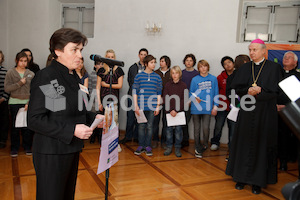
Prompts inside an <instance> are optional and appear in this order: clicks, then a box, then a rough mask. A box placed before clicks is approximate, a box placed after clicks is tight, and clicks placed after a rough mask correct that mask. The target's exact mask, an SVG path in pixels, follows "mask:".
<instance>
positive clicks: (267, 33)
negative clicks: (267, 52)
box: [240, 1, 300, 43]
mask: <svg viewBox="0 0 300 200" xmlns="http://www.w3.org/2000/svg"><path fill="white" fill-rule="evenodd" d="M242 15H243V16H242V18H243V20H242V25H241V30H240V42H248V41H251V40H253V39H255V38H260V39H262V40H264V41H266V42H274V43H276V42H277V43H299V42H300V38H299V34H300V33H299V28H300V3H299V2H298V4H296V3H295V2H294V3H293V2H270V3H268V2H267V1H265V2H244V5H243V14H242Z"/></svg>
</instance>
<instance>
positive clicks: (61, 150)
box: [28, 28, 103, 200]
mask: <svg viewBox="0 0 300 200" xmlns="http://www.w3.org/2000/svg"><path fill="white" fill-rule="evenodd" d="M86 43H87V38H86V37H85V36H84V35H83V34H82V33H80V32H79V31H76V30H73V29H70V28H62V29H59V30H57V31H55V32H54V33H53V35H52V36H51V38H50V52H51V54H52V55H53V57H54V59H53V61H52V62H51V64H50V66H49V67H46V68H44V69H43V70H41V71H40V72H39V73H38V74H37V75H36V76H35V78H34V79H33V81H32V84H31V96H30V101H29V106H28V127H29V128H30V129H32V130H33V131H35V136H34V139H33V164H34V167H35V171H36V179H37V192H36V199H42V200H47V199H49V200H50V199H51V200H53V199H56V200H67V199H74V193H75V186H76V179H77V171H78V162H79V153H80V152H81V150H82V148H83V139H88V138H89V137H90V136H91V134H92V133H93V130H92V128H89V126H88V125H89V124H90V123H91V122H92V121H93V120H94V119H95V117H96V118H103V116H102V115H96V114H95V113H92V112H89V111H87V110H86V108H85V107H84V106H83V109H79V107H78V103H79V100H78V93H79V91H80V87H79V83H80V79H79V77H78V75H77V73H76V72H75V69H76V68H77V67H78V66H79V65H80V61H81V58H82V55H81V51H82V49H83V46H84V45H86ZM81 101H82V100H81ZM100 126H101V125H99V127H100Z"/></svg>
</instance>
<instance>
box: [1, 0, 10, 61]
mask: <svg viewBox="0 0 300 200" xmlns="http://www.w3.org/2000/svg"><path fill="white" fill-rule="evenodd" d="M7 2H8V0H1V1H0V29H1V31H0V50H2V52H3V54H4V56H5V61H4V63H3V66H7V60H8V59H7V56H6V55H7V52H8V47H7V46H8V41H7V34H8V29H7V27H8V18H7V15H8V9H7V8H8V3H7Z"/></svg>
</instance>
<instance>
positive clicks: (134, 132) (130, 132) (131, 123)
mask: <svg viewBox="0 0 300 200" xmlns="http://www.w3.org/2000/svg"><path fill="white" fill-rule="evenodd" d="M127 105H128V107H131V106H132V101H131V99H130V98H128V101H127ZM137 126H138V123H137V121H136V118H135V114H134V110H132V109H131V110H129V111H127V123H126V133H125V138H126V139H128V140H131V139H132V137H133V139H137V138H138V128H137Z"/></svg>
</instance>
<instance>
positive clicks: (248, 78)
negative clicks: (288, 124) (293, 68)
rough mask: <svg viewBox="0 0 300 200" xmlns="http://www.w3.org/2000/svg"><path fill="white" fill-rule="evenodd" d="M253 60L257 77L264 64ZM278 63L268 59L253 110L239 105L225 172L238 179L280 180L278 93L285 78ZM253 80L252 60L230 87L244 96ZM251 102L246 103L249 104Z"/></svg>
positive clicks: (260, 182) (253, 182)
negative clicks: (278, 165) (256, 63)
mask: <svg viewBox="0 0 300 200" xmlns="http://www.w3.org/2000/svg"><path fill="white" fill-rule="evenodd" d="M263 63H264V62H261V63H260V65H255V64H254V78H256V77H257V75H258V73H259V70H260V69H261V67H262V64H263ZM282 72H283V71H282V68H281V66H280V65H279V64H277V63H274V62H272V61H269V60H266V62H265V64H264V66H263V68H262V71H261V73H260V75H259V77H258V80H257V85H258V86H260V87H261V88H262V90H261V93H260V94H258V95H256V96H255V99H256V102H255V104H254V106H255V109H254V110H253V111H245V110H243V109H240V111H239V114H238V118H237V123H236V127H235V132H234V134H233V138H232V142H231V147H230V154H229V161H228V164H227V168H226V174H227V175H231V176H232V177H233V180H234V181H236V182H242V183H247V184H250V185H257V186H260V187H266V185H267V184H275V183H276V182H277V123H278V121H277V108H276V102H277V96H278V93H279V86H278V83H279V81H280V80H281V78H282ZM252 84H253V75H252V61H251V62H248V63H246V64H244V65H243V66H241V67H240V69H239V70H238V71H237V72H236V75H235V77H234V79H233V81H232V84H231V87H232V88H233V89H235V91H236V93H237V94H238V95H239V96H240V97H241V98H242V97H243V96H244V95H247V93H248V89H249V88H250V87H251V86H252ZM250 106H252V105H248V106H246V107H248V108H249V107H250Z"/></svg>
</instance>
